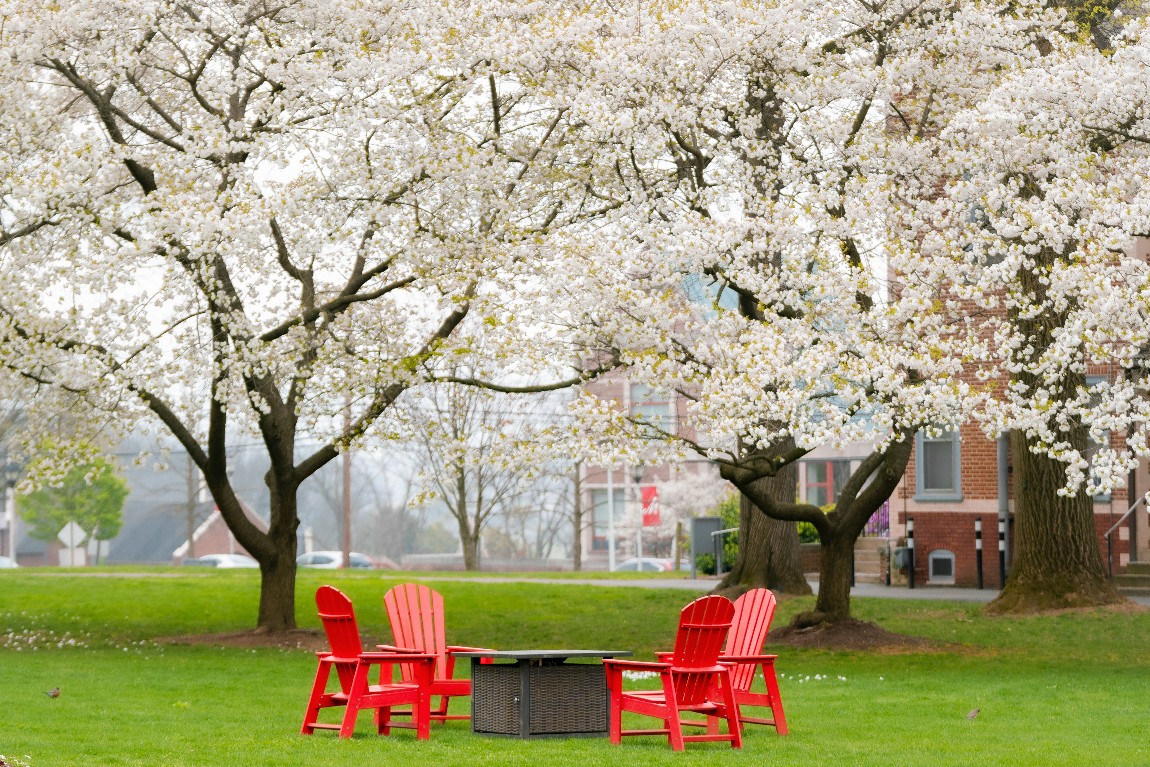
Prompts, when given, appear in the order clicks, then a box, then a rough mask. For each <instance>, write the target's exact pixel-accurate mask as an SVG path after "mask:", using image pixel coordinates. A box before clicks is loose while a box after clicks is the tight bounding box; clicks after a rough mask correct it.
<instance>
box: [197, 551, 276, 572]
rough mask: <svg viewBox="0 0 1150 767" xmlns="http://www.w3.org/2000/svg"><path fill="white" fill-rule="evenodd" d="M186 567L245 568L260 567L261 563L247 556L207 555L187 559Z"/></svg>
mask: <svg viewBox="0 0 1150 767" xmlns="http://www.w3.org/2000/svg"><path fill="white" fill-rule="evenodd" d="M184 564H185V565H192V566H198V567H218V568H220V569H227V568H245V569H250V568H253V567H259V566H260V563H259V562H257V561H255V560H254V559H252V558H251V557H249V556H247V555H245V554H205V555H204V556H202V557H195V558H192V559H185V560H184Z"/></svg>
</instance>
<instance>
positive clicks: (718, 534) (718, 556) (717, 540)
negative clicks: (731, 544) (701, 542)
mask: <svg viewBox="0 0 1150 767" xmlns="http://www.w3.org/2000/svg"><path fill="white" fill-rule="evenodd" d="M737 532H739V528H737V527H728V528H727V529H725V530H716V531H715V532H713V533H711V548H712V549H714V552H715V575H722V574H723V544H724V543H725V540H724V539H723V536H724V535H726V534H727V533H737Z"/></svg>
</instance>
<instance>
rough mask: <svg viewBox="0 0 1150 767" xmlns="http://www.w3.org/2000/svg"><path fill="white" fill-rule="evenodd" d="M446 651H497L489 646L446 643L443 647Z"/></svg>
mask: <svg viewBox="0 0 1150 767" xmlns="http://www.w3.org/2000/svg"><path fill="white" fill-rule="evenodd" d="M444 649H445V650H447V652H448V653H453V652H499V651H498V650H493V649H491V648H490V647H463V646H462V645H448V646H447V647H445V648H444Z"/></svg>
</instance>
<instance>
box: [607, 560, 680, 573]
mask: <svg viewBox="0 0 1150 767" xmlns="http://www.w3.org/2000/svg"><path fill="white" fill-rule="evenodd" d="M673 567H674V565H673V564H672V563H671V560H669V559H657V558H655V557H643V559H642V560H639V559H636V558H635V557H632V558H630V559H624V560H623V561H622V562H620V563H619V564H618V565H616V566H615V572H632V573H634V572H639V571H642V572H645V573H665V572H669V571H670V570H671V568H673Z"/></svg>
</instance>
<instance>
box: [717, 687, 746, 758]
mask: <svg viewBox="0 0 1150 767" xmlns="http://www.w3.org/2000/svg"><path fill="white" fill-rule="evenodd" d="M722 679H723V708H725V709H726V711H724V712H723V713H724V714H725V715H726V719H727V731H728V732H729V733H730V734H731V748H742V747H743V727H742V722H740V721H739V704H738V703H736V702H735V691H734V690H732V689H731V678H730V676H728V675H727V674H723V677H722Z"/></svg>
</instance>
